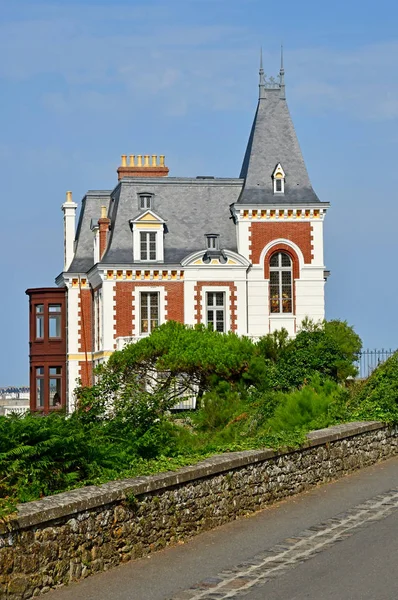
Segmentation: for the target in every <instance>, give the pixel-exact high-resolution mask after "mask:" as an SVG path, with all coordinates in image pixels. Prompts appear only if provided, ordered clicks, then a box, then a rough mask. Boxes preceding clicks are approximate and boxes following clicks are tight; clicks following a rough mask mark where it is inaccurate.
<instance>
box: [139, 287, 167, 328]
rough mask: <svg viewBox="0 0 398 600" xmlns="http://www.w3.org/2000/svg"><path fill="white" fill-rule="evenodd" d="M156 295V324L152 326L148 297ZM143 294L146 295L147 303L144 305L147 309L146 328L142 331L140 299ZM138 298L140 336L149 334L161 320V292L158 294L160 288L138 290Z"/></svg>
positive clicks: (150, 306) (141, 305)
mask: <svg viewBox="0 0 398 600" xmlns="http://www.w3.org/2000/svg"><path fill="white" fill-rule="evenodd" d="M155 295H156V297H157V319H156V320H157V324H156V325H155V326H154V327H153V326H152V320H153V319H152V318H151V308H152V304H151V301H150V298H151V297H153V296H155ZM144 296H146V297H147V299H149V302H148V305H147V307H145V308H146V309H147V311H148V312H147V318H146V321H147V330H146V331H144V330H143V327H142V324H143V320H144V318H143V308H144V307H143V303H142V300H143V298H144ZM138 297H139V299H138V303H139V335H140V336H146V335H150V334H151V333H152V331H154V329H156V327H159V325H160V324H161V322H162V319H161V301H162V299H161V294H160V290H157V289H153V290H151V289H145V290H140V291H139V295H138Z"/></svg>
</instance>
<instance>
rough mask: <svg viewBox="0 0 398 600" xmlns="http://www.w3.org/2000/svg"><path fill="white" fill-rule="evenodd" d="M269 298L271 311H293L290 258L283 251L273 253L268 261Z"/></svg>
mask: <svg viewBox="0 0 398 600" xmlns="http://www.w3.org/2000/svg"><path fill="white" fill-rule="evenodd" d="M269 271H270V272H269V298H270V312H271V313H292V312H293V268H292V259H291V258H290V256H289V255H288V254H286V253H285V252H277V253H276V254H273V255H272V256H271V259H270V263H269Z"/></svg>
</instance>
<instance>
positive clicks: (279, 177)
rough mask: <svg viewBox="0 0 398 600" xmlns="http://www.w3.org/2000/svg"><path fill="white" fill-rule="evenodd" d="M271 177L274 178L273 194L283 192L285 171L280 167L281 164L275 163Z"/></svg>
mask: <svg viewBox="0 0 398 600" xmlns="http://www.w3.org/2000/svg"><path fill="white" fill-rule="evenodd" d="M272 177H273V180H274V194H284V192H285V172H284V170H283V169H282V165H281V164H280V163H279V164H277V165H276V167H275V169H274V172H273V174H272Z"/></svg>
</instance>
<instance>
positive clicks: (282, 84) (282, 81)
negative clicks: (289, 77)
mask: <svg viewBox="0 0 398 600" xmlns="http://www.w3.org/2000/svg"><path fill="white" fill-rule="evenodd" d="M279 87H280V94H279V96H280V98H282V99H283V100H284V99H285V98H286V91H285V69H284V66H283V44H281V68H280V71H279Z"/></svg>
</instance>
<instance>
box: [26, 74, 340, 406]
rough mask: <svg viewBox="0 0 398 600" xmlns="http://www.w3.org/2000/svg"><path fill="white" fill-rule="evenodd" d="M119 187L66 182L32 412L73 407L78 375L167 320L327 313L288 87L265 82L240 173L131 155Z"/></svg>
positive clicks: (42, 303)
mask: <svg viewBox="0 0 398 600" xmlns="http://www.w3.org/2000/svg"><path fill="white" fill-rule="evenodd" d="M117 173H118V182H117V184H116V186H115V188H114V189H113V190H101V191H89V192H87V194H86V195H85V197H84V198H83V200H82V204H81V210H80V215H79V221H78V224H77V229H76V231H75V216H76V209H77V204H76V203H75V202H74V201H73V200H72V194H71V192H67V194H66V201H65V203H64V204H63V205H62V210H63V213H64V236H65V237H64V241H65V244H64V248H65V252H64V269H63V271H62V273H61V274H60V275H58V277H57V278H56V284H57V286H58V287H57V288H37V289H31V290H27V294H28V295H29V298H30V369H31V372H30V386H31V390H32V393H31V408H32V409H34V410H42V411H44V412H48V411H49V410H51V409H56V408H58V407H59V406H61V407H66V408H67V409H68V410H73V408H74V394H73V390H74V388H75V385H76V380H77V379H80V380H81V381H82V383H83V384H84V385H90V383H91V382H92V372H93V367H94V366H95V365H96V364H98V363H99V362H100V361H103V360H106V359H107V357H109V356H110V355H111V354H112V352H114V351H115V349H120V348H122V347H123V346H124V344H125V343H126V342H127V341H132V340H136V339H138V338H140V337H141V336H146V335H148V334H150V333H151V331H152V330H153V329H154V328H155V327H156V326H157V325H158V324H160V323H163V322H164V321H167V320H171V319H173V320H176V321H180V322H184V323H187V324H191V325H194V324H195V323H202V322H204V323H206V324H208V325H211V326H213V327H214V329H216V330H217V331H221V332H225V331H230V330H231V331H235V332H237V333H238V334H239V335H248V336H253V337H254V338H255V337H258V336H262V335H265V334H267V333H270V332H273V331H275V330H277V329H280V328H282V327H284V328H286V329H287V331H288V332H289V334H290V335H292V336H293V335H294V334H295V332H296V331H297V328H298V327H299V325H300V323H301V322H302V320H303V319H304V318H305V317H310V318H312V319H315V320H320V319H323V318H324V284H325V274H326V273H327V272H326V271H325V266H324V258H323V220H324V216H325V213H326V211H327V208H328V206H329V204H328V203H325V202H320V200H319V199H318V197H317V195H316V193H315V192H314V190H313V188H312V185H311V182H310V179H309V177H308V173H307V169H306V166H305V163H304V159H303V156H302V153H301V150H300V147H299V143H298V140H297V137H296V133H295V130H294V126H293V123H292V120H291V117H290V114H289V110H288V106H287V103H286V97H285V83H284V68H283V62H282V63H281V68H280V73H279V78H278V81H276V80H275V79H273V78H271V79H269V80H266V78H265V76H264V71H263V68H262V65H260V82H259V99H258V104H257V109H256V113H255V116H254V121H253V126H252V130H251V132H250V136H249V141H248V144H247V148H246V152H245V154H244V159H243V164H242V169H241V172H240V175H239V177H237V178H230V179H228V178H216V177H196V178H188V177H169V176H168V174H169V169H168V167H167V166H166V165H165V160H164V156H160V157H157V156H156V155H130V156H129V157H127V155H123V156H122V159H121V165H120V167H119V168H118V170H117Z"/></svg>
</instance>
